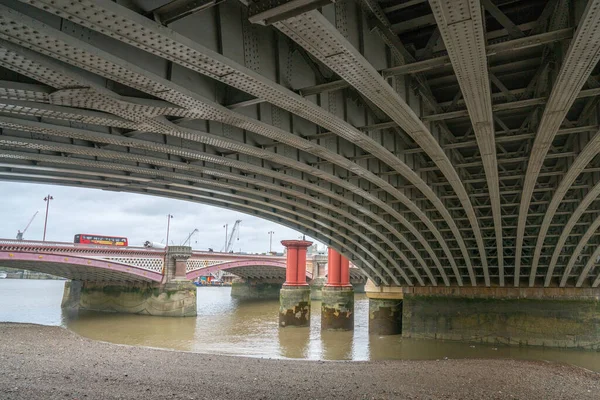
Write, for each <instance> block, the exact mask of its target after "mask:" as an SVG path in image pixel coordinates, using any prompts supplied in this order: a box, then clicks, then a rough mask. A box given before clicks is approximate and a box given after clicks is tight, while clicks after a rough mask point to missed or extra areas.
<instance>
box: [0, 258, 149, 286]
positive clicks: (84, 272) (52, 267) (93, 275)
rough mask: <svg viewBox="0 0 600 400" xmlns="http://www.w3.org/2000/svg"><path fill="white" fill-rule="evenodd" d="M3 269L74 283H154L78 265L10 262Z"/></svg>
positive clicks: (128, 274)
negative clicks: (40, 273)
mask: <svg viewBox="0 0 600 400" xmlns="http://www.w3.org/2000/svg"><path fill="white" fill-rule="evenodd" d="M2 266H3V267H7V268H16V269H24V270H27V271H35V272H42V273H44V274H50V275H54V276H60V277H61V278H67V279H72V280H75V281H91V282H120V283H128V282H154V280H152V279H150V278H145V277H141V276H135V275H132V274H130V273H129V272H119V271H110V270H102V269H100V268H96V267H91V266H85V265H78V264H59V263H52V262H48V263H46V262H39V261H12V262H10V263H5V262H2Z"/></svg>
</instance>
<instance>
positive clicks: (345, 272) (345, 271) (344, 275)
mask: <svg viewBox="0 0 600 400" xmlns="http://www.w3.org/2000/svg"><path fill="white" fill-rule="evenodd" d="M340 259H341V260H340V261H341V262H340V284H341V285H342V286H352V285H350V260H348V259H347V258H346V257H344V256H342V255H340Z"/></svg>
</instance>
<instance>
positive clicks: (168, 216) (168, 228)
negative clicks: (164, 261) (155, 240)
mask: <svg viewBox="0 0 600 400" xmlns="http://www.w3.org/2000/svg"><path fill="white" fill-rule="evenodd" d="M172 218H173V216H172V215H171V214H167V246H166V247H165V248H169V231H170V230H171V219H172Z"/></svg>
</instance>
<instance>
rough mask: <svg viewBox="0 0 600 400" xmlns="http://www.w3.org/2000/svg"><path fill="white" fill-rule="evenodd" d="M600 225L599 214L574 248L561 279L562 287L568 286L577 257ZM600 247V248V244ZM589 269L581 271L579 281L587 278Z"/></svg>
mask: <svg viewBox="0 0 600 400" xmlns="http://www.w3.org/2000/svg"><path fill="white" fill-rule="evenodd" d="M599 227H600V216H598V217H597V218H596V219H595V220H594V222H592V224H591V225H590V226H589V227H588V229H587V231H586V232H585V234H584V235H583V236H582V237H581V239H579V243H577V247H575V250H573V254H571V258H569V263H568V264H567V267H566V268H565V271H564V273H563V276H562V278H561V280H560V285H559V286H560V287H565V286H566V284H567V280H568V279H569V274H570V273H571V271H572V270H573V266H574V265H575V262H576V261H577V258H578V257H579V255H580V254H581V252H582V251H583V248H584V247H585V246H587V244H588V242H589V240H590V238H591V237H592V236H593V235H594V233H595V232H596V230H598V228H599ZM598 248H599V249H600V246H599V247H598ZM588 271H589V268H588V270H585V269H584V270H583V271H581V274H580V275H579V279H578V280H577V281H578V282H579V281H582V282H583V280H584V279H585V276H587V273H588Z"/></svg>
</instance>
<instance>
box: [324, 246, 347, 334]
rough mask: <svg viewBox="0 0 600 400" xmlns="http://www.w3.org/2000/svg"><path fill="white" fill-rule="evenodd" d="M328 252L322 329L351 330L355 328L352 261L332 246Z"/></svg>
mask: <svg viewBox="0 0 600 400" xmlns="http://www.w3.org/2000/svg"><path fill="white" fill-rule="evenodd" d="M328 253H329V254H328V258H327V284H325V286H324V287H323V289H322V297H323V301H322V303H321V330H342V331H351V330H353V329H354V290H353V288H352V285H351V284H350V261H349V260H348V259H347V258H346V257H344V256H342V255H341V254H340V253H338V252H337V251H335V250H334V249H332V248H329V250H328Z"/></svg>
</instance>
